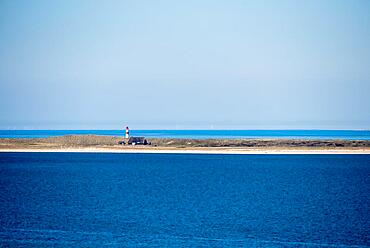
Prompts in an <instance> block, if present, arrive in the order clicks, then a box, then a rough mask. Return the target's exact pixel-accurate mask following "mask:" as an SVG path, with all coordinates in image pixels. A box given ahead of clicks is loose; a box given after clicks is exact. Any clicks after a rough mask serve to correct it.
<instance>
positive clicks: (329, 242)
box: [0, 152, 370, 247]
mask: <svg viewBox="0 0 370 248" xmlns="http://www.w3.org/2000/svg"><path fill="white" fill-rule="evenodd" d="M369 213H370V155H215V154H213V155H207V154H145V153H144V154H130V153H127V154H114V153H113V154H110V153H4V152H2V153H0V246H1V247H370V214H369Z"/></svg>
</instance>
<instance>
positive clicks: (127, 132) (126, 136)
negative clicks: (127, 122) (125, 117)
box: [125, 127, 129, 139]
mask: <svg viewBox="0 0 370 248" xmlns="http://www.w3.org/2000/svg"><path fill="white" fill-rule="evenodd" d="M128 134H129V131H128V127H126V135H125V138H126V139H128Z"/></svg>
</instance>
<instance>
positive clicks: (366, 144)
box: [0, 135, 370, 149]
mask: <svg viewBox="0 0 370 248" xmlns="http://www.w3.org/2000/svg"><path fill="white" fill-rule="evenodd" d="M121 140H123V138H122V137H115V136H97V135H66V136H58V137H49V138H32V139H4V138H3V139H0V149H27V148H35V149H37V148H79V147H84V148H88V147H91V148H94V147H96V148H101V147H108V148H117V149H119V148H120V147H125V148H127V147H132V146H128V145H125V146H122V145H118V142H119V141H121ZM148 141H150V142H151V145H150V146H147V147H148V148H149V147H153V148H155V147H158V148H160V147H164V148H170V147H173V148H194V147H204V148H206V147H220V148H227V147H230V148H234V147H235V148H268V147H281V148H370V141H367V140H353V141H352V140H296V139H169V138H148ZM140 147H142V146H140Z"/></svg>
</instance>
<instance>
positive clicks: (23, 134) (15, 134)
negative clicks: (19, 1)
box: [0, 130, 370, 140]
mask: <svg viewBox="0 0 370 248" xmlns="http://www.w3.org/2000/svg"><path fill="white" fill-rule="evenodd" d="M70 134H95V135H114V136H124V134H125V130H0V138H45V137H50V136H61V135H70ZM130 134H131V135H133V136H144V137H147V138H193V139H209V138H289V139H346V140H370V131H369V130H131V131H130Z"/></svg>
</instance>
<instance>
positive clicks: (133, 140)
mask: <svg viewBox="0 0 370 248" xmlns="http://www.w3.org/2000/svg"><path fill="white" fill-rule="evenodd" d="M127 144H129V145H133V146H134V145H150V142H148V141H147V140H146V139H145V138H144V137H130V139H129V140H128V142H127Z"/></svg>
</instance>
